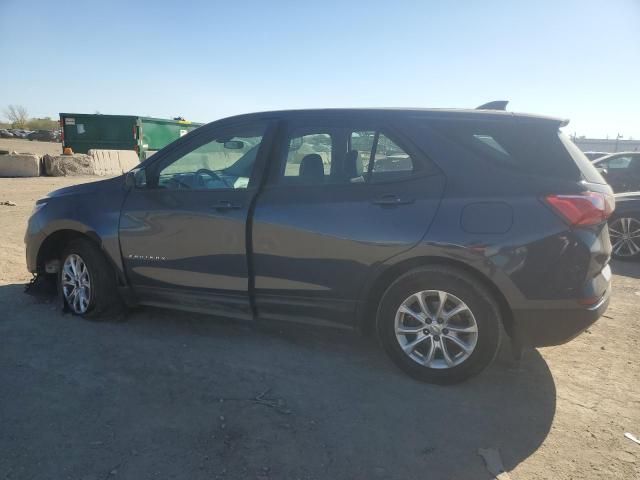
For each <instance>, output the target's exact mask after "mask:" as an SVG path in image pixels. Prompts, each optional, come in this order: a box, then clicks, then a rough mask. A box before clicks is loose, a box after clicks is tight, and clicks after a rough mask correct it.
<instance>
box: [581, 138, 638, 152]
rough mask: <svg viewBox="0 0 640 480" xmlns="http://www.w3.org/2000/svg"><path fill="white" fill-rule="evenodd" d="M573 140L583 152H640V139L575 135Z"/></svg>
mask: <svg viewBox="0 0 640 480" xmlns="http://www.w3.org/2000/svg"><path fill="white" fill-rule="evenodd" d="M572 140H573V143H575V144H576V145H577V146H578V148H580V150H582V151H583V152H607V153H615V152H640V140H623V139H617V140H616V139H615V138H613V139H609V138H606V139H599V138H581V137H575V138H572Z"/></svg>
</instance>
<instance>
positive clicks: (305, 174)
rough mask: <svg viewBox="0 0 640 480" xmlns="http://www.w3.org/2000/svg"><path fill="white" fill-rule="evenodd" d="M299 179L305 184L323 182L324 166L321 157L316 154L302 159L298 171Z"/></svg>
mask: <svg viewBox="0 0 640 480" xmlns="http://www.w3.org/2000/svg"><path fill="white" fill-rule="evenodd" d="M298 173H299V175H300V178H302V179H304V181H305V182H307V183H323V182H324V165H323V163H322V157H321V156H320V155H318V154H317V153H310V154H308V155H305V156H304V157H302V161H301V162H300V170H299V172H298Z"/></svg>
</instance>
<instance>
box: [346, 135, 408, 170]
mask: <svg viewBox="0 0 640 480" xmlns="http://www.w3.org/2000/svg"><path fill="white" fill-rule="evenodd" d="M348 148H349V152H357V157H356V168H355V171H356V172H357V175H352V177H355V178H352V181H357V178H358V177H360V176H361V177H362V179H363V180H364V179H369V180H370V181H373V182H376V181H385V180H396V179H401V178H405V177H408V176H411V175H412V174H413V172H414V170H415V165H414V162H413V159H412V158H411V156H410V155H409V154H408V153H407V152H406V151H405V150H403V148H402V147H400V146H399V145H398V144H397V143H396V142H394V141H393V140H391V139H390V138H389V137H388V136H387V135H385V134H384V133H382V132H379V131H354V132H351V135H350V138H349V147H348Z"/></svg>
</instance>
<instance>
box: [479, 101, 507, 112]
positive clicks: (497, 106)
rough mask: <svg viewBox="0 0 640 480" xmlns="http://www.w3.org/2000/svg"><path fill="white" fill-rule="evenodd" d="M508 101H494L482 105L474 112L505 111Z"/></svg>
mask: <svg viewBox="0 0 640 480" xmlns="http://www.w3.org/2000/svg"><path fill="white" fill-rule="evenodd" d="M507 103H509V100H494V101H493V102H489V103H483V104H482V105H480V106H479V107H477V108H476V110H506V109H507Z"/></svg>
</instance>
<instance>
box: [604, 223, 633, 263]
mask: <svg viewBox="0 0 640 480" xmlns="http://www.w3.org/2000/svg"><path fill="white" fill-rule="evenodd" d="M609 236H610V237H611V255H612V256H613V257H614V258H618V259H639V258H640V219H639V218H636V217H633V216H621V217H616V218H614V219H612V220H610V221H609Z"/></svg>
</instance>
